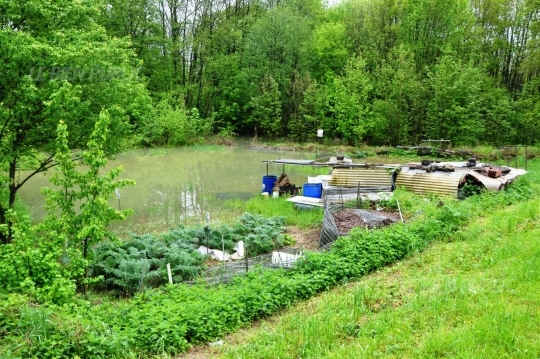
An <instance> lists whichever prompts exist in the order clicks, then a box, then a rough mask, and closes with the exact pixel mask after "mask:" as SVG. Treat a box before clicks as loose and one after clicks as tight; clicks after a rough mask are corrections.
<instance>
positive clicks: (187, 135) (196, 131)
mask: <svg viewBox="0 0 540 359" xmlns="http://www.w3.org/2000/svg"><path fill="white" fill-rule="evenodd" d="M212 128H213V120H212V118H210V119H202V118H201V117H200V115H199V111H198V110H197V109H196V108H192V109H191V110H186V109H185V108H184V105H183V103H178V101H177V100H175V99H174V98H173V97H171V96H165V97H164V98H163V99H162V100H160V101H159V102H158V103H157V105H156V107H155V109H154V117H153V118H152V119H148V120H147V121H146V122H145V123H144V124H143V126H141V129H140V130H139V136H140V140H139V141H140V142H141V143H142V144H144V145H147V146H148V145H158V146H185V145H195V144H199V143H202V142H203V141H204V138H205V137H207V136H209V135H210V134H211V133H212Z"/></svg>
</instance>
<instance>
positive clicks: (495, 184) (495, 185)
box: [467, 171, 502, 191]
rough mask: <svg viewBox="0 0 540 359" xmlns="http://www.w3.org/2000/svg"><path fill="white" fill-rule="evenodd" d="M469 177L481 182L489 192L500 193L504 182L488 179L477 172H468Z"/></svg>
mask: <svg viewBox="0 0 540 359" xmlns="http://www.w3.org/2000/svg"><path fill="white" fill-rule="evenodd" d="M467 176H471V177H474V178H475V179H476V181H478V182H481V183H482V184H483V185H484V186H485V187H486V188H487V189H488V190H489V191H498V190H499V189H500V188H501V185H502V182H501V181H500V180H499V179H498V178H491V177H487V176H484V175H482V174H480V173H478V172H475V171H469V172H467Z"/></svg>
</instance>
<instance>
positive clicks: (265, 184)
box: [262, 176, 277, 194]
mask: <svg viewBox="0 0 540 359" xmlns="http://www.w3.org/2000/svg"><path fill="white" fill-rule="evenodd" d="M276 181H277V177H276V176H263V178H262V191H263V193H264V192H266V193H268V194H270V193H272V191H273V190H274V184H275V183H276Z"/></svg>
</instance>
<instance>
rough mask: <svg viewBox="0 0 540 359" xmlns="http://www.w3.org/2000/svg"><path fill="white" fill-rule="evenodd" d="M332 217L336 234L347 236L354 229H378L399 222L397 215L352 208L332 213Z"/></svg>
mask: <svg viewBox="0 0 540 359" xmlns="http://www.w3.org/2000/svg"><path fill="white" fill-rule="evenodd" d="M333 217H334V221H335V223H336V227H337V229H338V232H339V233H340V234H343V235H346V234H348V233H349V231H350V230H351V229H353V228H355V227H361V228H366V229H373V228H380V227H384V226H388V225H391V224H393V223H395V222H397V221H398V220H399V214H397V213H392V212H381V211H375V210H363V209H352V208H347V209H344V210H341V211H339V212H336V213H333Z"/></svg>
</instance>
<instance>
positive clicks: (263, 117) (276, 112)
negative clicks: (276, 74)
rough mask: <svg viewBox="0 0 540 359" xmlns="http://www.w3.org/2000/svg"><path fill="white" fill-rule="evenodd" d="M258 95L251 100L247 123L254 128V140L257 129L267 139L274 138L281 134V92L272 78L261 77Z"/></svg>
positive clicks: (267, 76) (268, 76)
mask: <svg viewBox="0 0 540 359" xmlns="http://www.w3.org/2000/svg"><path fill="white" fill-rule="evenodd" d="M260 93H261V94H260V95H259V96H257V97H253V98H252V99H251V102H250V107H251V109H252V112H251V117H250V119H249V123H250V124H251V125H252V126H253V128H254V136H255V138H257V136H258V133H259V129H260V130H261V131H263V132H264V133H265V134H266V135H268V136H269V137H275V136H277V135H279V134H280V132H281V104H280V97H281V92H280V91H279V89H278V84H277V83H276V81H275V80H274V79H273V78H272V76H270V75H265V76H264V77H263V79H262V81H261V91H260Z"/></svg>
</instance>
